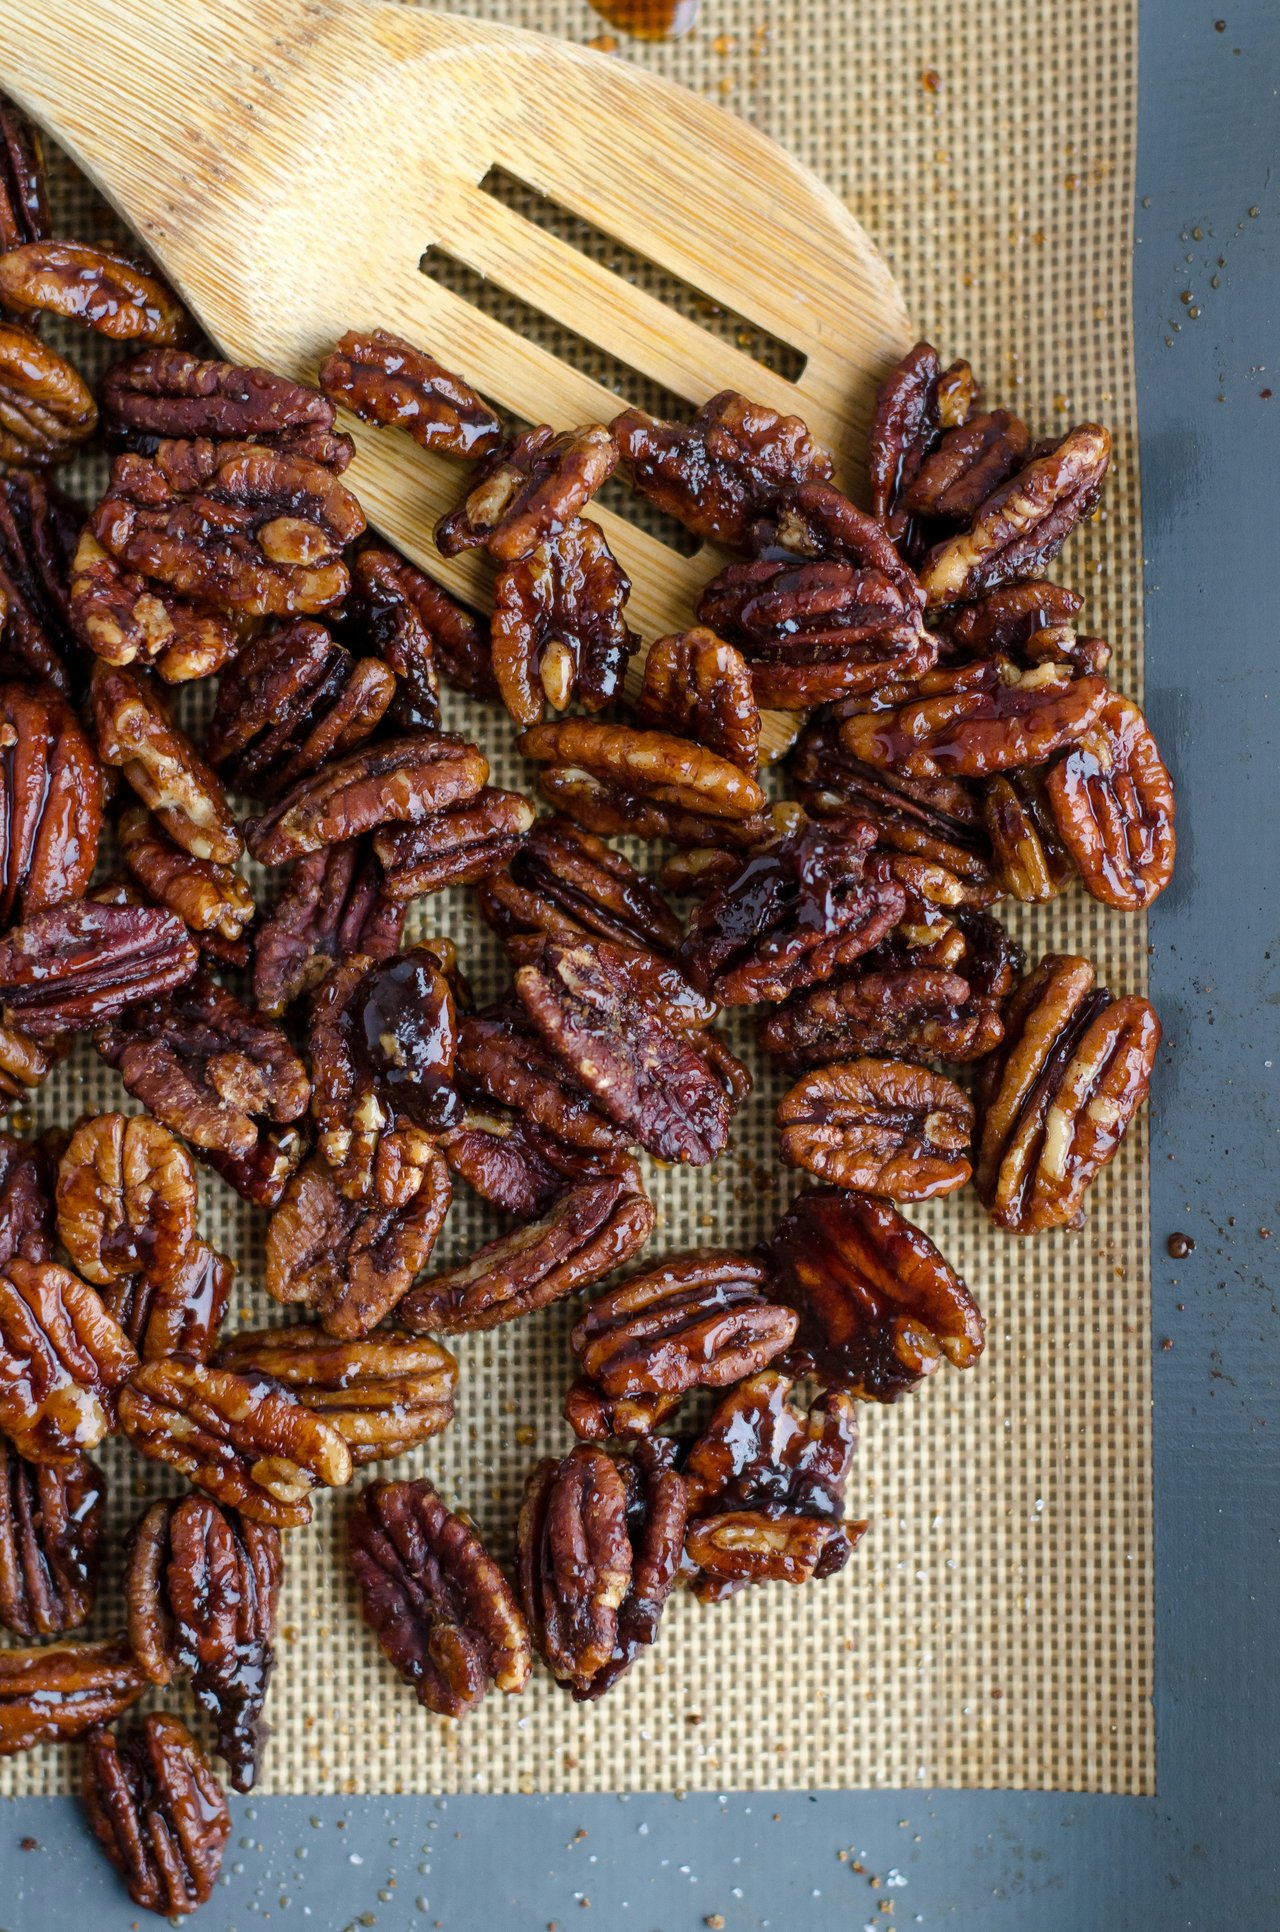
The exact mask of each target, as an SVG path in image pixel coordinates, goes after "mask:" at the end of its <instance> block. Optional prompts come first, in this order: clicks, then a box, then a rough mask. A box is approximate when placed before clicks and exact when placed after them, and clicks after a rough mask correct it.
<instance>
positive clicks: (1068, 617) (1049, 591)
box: [941, 577, 1101, 670]
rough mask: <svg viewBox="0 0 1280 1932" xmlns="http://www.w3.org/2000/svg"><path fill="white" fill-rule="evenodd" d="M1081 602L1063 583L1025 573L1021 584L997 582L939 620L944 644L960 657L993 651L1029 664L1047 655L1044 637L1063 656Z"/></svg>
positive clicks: (1092, 668)
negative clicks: (944, 640)
mask: <svg viewBox="0 0 1280 1932" xmlns="http://www.w3.org/2000/svg"><path fill="white" fill-rule="evenodd" d="M1083 604H1084V598H1083V597H1081V596H1079V595H1078V594H1077V592H1076V591H1074V590H1068V589H1067V588H1066V586H1065V585H1063V584H1051V583H1049V581H1048V580H1047V579H1046V578H1044V577H1029V578H1027V579H1026V580H1025V581H1024V582H1023V583H1018V584H1001V585H1000V586H999V587H998V588H997V589H995V590H989V591H987V592H986V593H985V594H984V595H983V596H981V597H979V598H978V600H977V602H976V603H972V604H962V605H960V607H959V608H958V609H957V610H954V611H951V612H950V613H948V614H947V615H946V616H945V617H944V618H943V619H942V620H941V621H942V623H943V626H944V631H945V635H946V639H947V644H948V647H949V648H950V649H951V650H952V651H953V652H955V653H956V654H957V655H959V656H960V657H962V658H975V657H991V656H993V655H998V656H1000V657H1012V658H1014V659H1016V660H1017V661H1018V662H1019V663H1026V664H1032V663H1039V662H1041V661H1042V660H1043V658H1044V656H1045V655H1046V652H1045V648H1044V646H1045V642H1046V640H1048V641H1053V642H1056V643H1058V644H1059V645H1060V646H1061V647H1062V650H1063V655H1064V660H1065V657H1066V655H1067V635H1068V633H1069V634H1070V637H1071V638H1072V639H1074V638H1075V628H1074V620H1075V618H1076V616H1077V614H1078V612H1079V611H1080V610H1081V608H1082V607H1083ZM1079 668H1080V669H1081V670H1097V669H1100V668H1101V667H1100V666H1097V665H1081V666H1080V667H1079Z"/></svg>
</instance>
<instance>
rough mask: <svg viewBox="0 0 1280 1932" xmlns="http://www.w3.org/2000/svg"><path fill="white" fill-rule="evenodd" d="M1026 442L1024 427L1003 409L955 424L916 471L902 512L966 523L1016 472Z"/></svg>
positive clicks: (991, 410)
mask: <svg viewBox="0 0 1280 1932" xmlns="http://www.w3.org/2000/svg"><path fill="white" fill-rule="evenodd" d="M1030 443H1031V436H1030V432H1029V431H1028V429H1027V426H1026V424H1025V423H1024V422H1023V421H1022V420H1021V419H1020V418H1019V417H1017V416H1015V415H1014V414H1013V413H1012V411H1011V410H1008V409H989V410H986V411H984V412H983V413H982V414H981V415H977V416H970V417H969V419H968V421H967V422H964V423H957V424H956V426H955V427H954V428H953V429H949V430H947V431H946V432H945V433H944V434H943V436H942V437H941V438H940V440H939V442H938V444H937V446H936V447H935V448H934V449H933V450H931V451H930V453H929V454H928V455H927V456H926V457H925V459H924V461H923V462H922V463H921V465H920V468H919V469H918V470H917V471H916V474H915V478H914V480H913V481H912V483H911V486H910V488H909V489H908V490H907V492H906V494H905V495H904V497H903V499H902V501H903V505H904V507H905V509H906V510H907V513H908V514H909V515H910V516H913V517H923V518H936V519H940V520H942V521H944V522H949V523H968V521H969V519H970V518H971V517H972V516H974V515H975V514H976V512H977V510H978V508H979V507H980V505H981V504H982V503H984V502H985V501H986V499H987V497H989V496H990V495H991V493H992V492H993V491H994V490H995V489H997V488H998V487H999V485H1000V484H1001V483H1003V482H1004V480H1005V478H1006V477H1009V476H1012V474H1013V472H1014V471H1015V470H1016V469H1017V468H1018V467H1019V465H1020V464H1021V463H1022V460H1023V458H1024V457H1025V456H1026V453H1027V450H1028V448H1029V446H1030Z"/></svg>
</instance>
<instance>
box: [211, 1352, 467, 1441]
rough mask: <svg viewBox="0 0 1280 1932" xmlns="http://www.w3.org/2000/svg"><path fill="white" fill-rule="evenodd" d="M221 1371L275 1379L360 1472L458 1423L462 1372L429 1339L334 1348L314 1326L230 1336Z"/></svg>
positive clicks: (223, 1355)
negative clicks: (320, 1422) (317, 1418)
mask: <svg viewBox="0 0 1280 1932" xmlns="http://www.w3.org/2000/svg"><path fill="white" fill-rule="evenodd" d="M218 1366H219V1367H220V1368H231V1369H236V1370H237V1371H239V1372H240V1373H241V1374H243V1373H244V1372H245V1371H246V1370H247V1369H256V1370H258V1372H259V1373H260V1374H262V1375H270V1376H271V1377H272V1378H273V1379H274V1380H275V1381H277V1382H279V1383H281V1384H282V1385H283V1387H285V1388H287V1389H289V1390H290V1391H291V1392H292V1393H293V1394H294V1395H296V1396H297V1397H298V1399H299V1401H300V1402H305V1403H306V1405H307V1407H308V1408H309V1409H315V1410H316V1411H317V1413H318V1414H320V1415H322V1416H323V1417H324V1418H325V1421H326V1422H331V1423H332V1424H333V1426H334V1428H335V1429H336V1430H337V1431H338V1434H339V1435H340V1436H341V1437H342V1438H343V1440H344V1441H345V1443H346V1445H347V1447H348V1448H349V1449H350V1451H351V1460H352V1462H353V1463H355V1464H356V1465H357V1467H359V1466H360V1465H361V1464H363V1463H367V1462H381V1461H383V1460H384V1459H385V1458H387V1457H389V1456H402V1455H403V1454H404V1453H405V1451H406V1450H408V1449H416V1448H418V1447H419V1445H420V1444H422V1443H424V1442H428V1441H430V1439H431V1437H432V1436H438V1435H439V1434H440V1433H441V1431H442V1430H444V1429H447V1428H448V1426H449V1424H450V1423H451V1422H452V1421H453V1398H454V1391H455V1390H456V1388H457V1385H458V1364H457V1362H456V1361H455V1360H454V1358H453V1356H452V1355H451V1354H450V1353H449V1351H448V1349H447V1348H442V1347H441V1346H440V1343H439V1342H434V1341H432V1340H431V1339H430V1337H429V1336H425V1335H424V1336H421V1337H419V1336H412V1335H398V1334H385V1333H384V1334H379V1335H369V1336H365V1337H363V1338H355V1339H352V1340H347V1341H336V1340H332V1339H330V1337H329V1336H327V1335H322V1334H320V1333H319V1332H318V1331H317V1330H316V1329H314V1328H312V1327H311V1326H310V1325H309V1324H308V1325H306V1326H300V1327H297V1328H264V1329H258V1330H255V1331H253V1332H252V1333H242V1334H239V1335H233V1336H232V1337H231V1340H230V1341H229V1342H224V1344H223V1346H222V1348H221V1349H220V1350H219V1352H218Z"/></svg>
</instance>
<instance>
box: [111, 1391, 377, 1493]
mask: <svg viewBox="0 0 1280 1932" xmlns="http://www.w3.org/2000/svg"><path fill="white" fill-rule="evenodd" d="M119 1409H120V1427H121V1429H122V1430H123V1431H124V1433H125V1435H126V1436H128V1438H129V1440H130V1442H131V1443H132V1444H133V1446H134V1448H135V1449H137V1450H138V1451H139V1452H140V1454H142V1455H144V1456H150V1457H153V1458H154V1459H155V1460H156V1461H157V1462H167V1463H172V1465H173V1466H174V1468H175V1469H180V1470H181V1471H182V1473H183V1475H184V1476H186V1477H187V1478H188V1480H189V1481H191V1482H193V1483H195V1484H196V1485H197V1487H198V1488H200V1489H203V1490H207V1491H208V1493H209V1494H210V1495H211V1496H213V1497H215V1498H216V1499H217V1501H218V1502H220V1503H230V1504H232V1505H233V1507H234V1508H236V1509H238V1510H240V1511H241V1513H242V1514H243V1515H245V1516H251V1517H252V1518H253V1519H254V1521H255V1522H258V1523H271V1524H274V1525H275V1526H276V1528H278V1529H293V1528H296V1527H297V1526H298V1525H300V1524H302V1523H309V1522H310V1521H311V1500H310V1497H311V1491H312V1490H313V1489H314V1488H315V1487H316V1485H317V1484H325V1485H327V1486H328V1487H330V1488H340V1487H341V1486H342V1484H343V1483H346V1482H349V1481H350V1480H351V1452H350V1450H349V1449H348V1448H347V1445H346V1443H345V1442H344V1441H343V1439H342V1437H341V1436H340V1435H339V1434H338V1431H337V1430H336V1429H335V1428H333V1426H332V1425H331V1424H330V1423H328V1422H326V1421H324V1419H323V1418H322V1417H321V1416H318V1415H315V1414H313V1413H312V1411H311V1410H310V1409H308V1408H306V1407H305V1406H304V1405H303V1404H302V1403H300V1402H299V1401H297V1400H296V1398H295V1397H294V1396H292V1395H290V1394H289V1392H288V1391H287V1390H286V1389H282V1388H281V1387H280V1385H279V1384H278V1383H277V1382H273V1381H272V1380H271V1378H270V1376H266V1375H253V1374H250V1375H237V1374H235V1373H234V1372H233V1371H232V1370H231V1369H217V1368H209V1367H207V1366H205V1364H203V1363H200V1362H187V1361H184V1360H182V1358H181V1357H174V1358H173V1359H172V1360H170V1361H167V1362H143V1363H142V1365H141V1366H140V1367H139V1368H137V1369H135V1370H134V1372H133V1375H132V1376H131V1377H130V1379H129V1381H128V1382H127V1383H126V1384H125V1386H124V1388H123V1389H121V1391H120V1398H119Z"/></svg>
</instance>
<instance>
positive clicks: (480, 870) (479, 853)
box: [373, 785, 534, 904]
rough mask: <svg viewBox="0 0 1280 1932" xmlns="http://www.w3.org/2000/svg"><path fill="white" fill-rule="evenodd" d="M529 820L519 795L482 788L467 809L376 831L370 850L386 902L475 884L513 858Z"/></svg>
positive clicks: (460, 807)
mask: <svg viewBox="0 0 1280 1932" xmlns="http://www.w3.org/2000/svg"><path fill="white" fill-rule="evenodd" d="M533 820H534V809H533V806H532V805H531V804H530V803H529V801H528V799H527V798H525V797H524V796H523V795H522V794H521V793H520V792H502V791H499V790H498V789H497V788H496V786H493V785H486V786H485V787H484V789H483V790H482V791H480V792H477V794H476V796H475V797H474V798H473V799H471V800H470V801H469V802H468V803H467V804H464V805H453V806H450V807H449V808H448V809H447V810H445V811H443V812H438V813H436V814H435V815H434V816H433V817H431V818H425V819H423V820H421V822H420V823H419V824H417V825H395V826H389V827H383V828H381V829H380V830H378V831H377V832H375V833H374V835H373V849H374V851H375V852H376V854H377V856H378V858H379V860H380V861H381V864H382V876H383V881H384V886H385V890H386V893H387V896H388V897H389V898H391V899H394V900H395V901H396V902H397V903H398V904H403V903H404V902H405V901H407V900H409V899H416V898H420V897H421V896H422V895H423V894H425V893H430V892H441V891H443V890H444V888H445V887H446V886H453V885H476V884H478V883H479V882H480V881H481V880H482V879H487V878H489V877H490V875H491V874H492V873H494V872H497V871H500V870H501V868H502V867H503V866H504V865H506V864H508V863H509V861H510V860H511V859H512V858H514V857H515V855H516V853H517V852H518V851H519V850H520V844H521V841H522V840H523V838H524V835H525V833H526V832H527V831H528V829H529V827H530V826H531V825H532V824H533Z"/></svg>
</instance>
